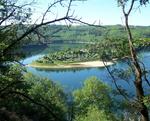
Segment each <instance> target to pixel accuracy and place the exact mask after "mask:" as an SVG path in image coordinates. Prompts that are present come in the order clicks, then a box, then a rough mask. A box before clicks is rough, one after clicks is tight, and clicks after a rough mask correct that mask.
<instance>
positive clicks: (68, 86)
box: [21, 44, 150, 93]
mask: <svg viewBox="0 0 150 121" xmlns="http://www.w3.org/2000/svg"><path fill="white" fill-rule="evenodd" d="M83 46H85V45H83V44H51V45H49V46H47V47H45V49H43V48H42V47H39V48H36V49H38V53H34V54H33V55H32V56H28V57H27V58H26V59H24V60H23V61H21V62H23V63H24V64H29V63H31V62H32V61H34V60H36V59H38V58H39V57H42V56H43V55H44V54H47V53H49V52H54V51H60V50H62V49H64V48H67V47H71V48H76V47H83ZM40 48H42V49H41V51H39V50H40ZM36 49H35V50H34V51H36ZM32 51H33V50H32ZM31 53H32V52H31ZM139 58H140V60H141V61H143V63H144V64H145V67H146V69H150V62H149V60H150V51H149V50H146V51H141V52H140V53H139ZM109 68H110V70H113V69H114V68H119V69H127V68H128V64H127V63H126V61H118V62H117V63H115V64H114V65H112V66H109ZM27 70H28V71H29V72H32V73H33V74H35V75H37V76H39V77H44V78H48V79H50V80H52V81H54V82H56V83H58V84H60V85H62V86H63V87H64V90H65V91H67V92H72V91H73V90H74V89H77V88H80V87H82V85H83V82H84V80H85V79H87V78H89V77H91V76H96V77H97V78H98V79H100V80H102V81H103V82H105V83H107V84H109V85H110V86H111V87H113V88H115V86H114V83H113V80H112V78H111V76H110V75H109V73H108V71H107V70H106V68H104V67H102V68H75V69H74V68H72V69H36V68H32V67H27ZM148 78H150V77H148ZM117 80H119V81H117V83H118V85H119V86H122V87H123V88H125V89H128V90H130V92H131V93H133V92H134V90H135V89H134V86H133V80H134V78H133V77H130V78H129V79H127V80H126V81H123V80H122V79H120V78H119V79H117ZM145 89H147V86H145Z"/></svg>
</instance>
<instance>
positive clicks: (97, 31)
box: [30, 25, 150, 44]
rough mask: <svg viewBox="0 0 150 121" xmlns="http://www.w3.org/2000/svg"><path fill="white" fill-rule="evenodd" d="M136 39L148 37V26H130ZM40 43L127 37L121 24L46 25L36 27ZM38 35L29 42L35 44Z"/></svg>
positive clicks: (149, 27)
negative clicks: (102, 26) (101, 25)
mask: <svg viewBox="0 0 150 121" xmlns="http://www.w3.org/2000/svg"><path fill="white" fill-rule="evenodd" d="M130 27H131V31H132V33H133V37H134V38H136V39H141V38H150V26H130ZM38 33H40V35H42V36H41V37H40V43H62V42H100V41H101V40H103V39H105V38H120V37H127V35H126V31H125V27H124V26H122V25H107V26H104V28H101V27H93V26H85V25H83V26H70V27H68V26H65V25H47V26H44V27H42V28H40V29H38ZM37 39H38V37H33V38H32V41H30V42H31V43H34V44H37V43H39V41H37Z"/></svg>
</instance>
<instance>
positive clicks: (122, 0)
mask: <svg viewBox="0 0 150 121" xmlns="http://www.w3.org/2000/svg"><path fill="white" fill-rule="evenodd" d="M128 2H129V0H118V3H119V6H121V8H122V12H123V15H124V18H125V27H126V31H127V34H128V44H129V48H130V59H131V61H130V63H131V66H132V67H131V68H132V69H133V74H134V75H135V80H134V86H135V88H136V97H137V103H138V107H137V108H138V111H139V112H140V114H141V121H149V116H148V109H147V107H146V105H145V104H144V97H145V94H144V88H143V81H144V79H143V77H144V72H143V70H144V69H143V68H142V67H141V64H140V62H139V60H138V57H137V53H136V50H135V47H134V45H133V40H134V39H133V37H132V33H131V30H130V27H129V23H128V19H129V15H130V13H131V11H132V9H133V6H134V4H135V2H136V0H131V4H130V5H129V9H128V10H126V6H127V5H128ZM147 2H148V0H140V4H141V5H142V4H146V3H147Z"/></svg>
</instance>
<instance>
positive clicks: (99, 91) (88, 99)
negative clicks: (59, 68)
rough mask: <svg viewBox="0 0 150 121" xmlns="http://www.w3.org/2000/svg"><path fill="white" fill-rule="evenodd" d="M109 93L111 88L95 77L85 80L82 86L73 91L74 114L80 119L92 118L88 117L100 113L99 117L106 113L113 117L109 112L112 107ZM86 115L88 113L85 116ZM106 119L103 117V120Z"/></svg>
mask: <svg viewBox="0 0 150 121" xmlns="http://www.w3.org/2000/svg"><path fill="white" fill-rule="evenodd" d="M110 95H111V89H110V88H109V87H108V85H106V84H105V83H103V82H101V81H100V80H98V79H97V78H96V77H91V78H89V79H87V80H85V82H84V85H83V87H82V88H81V89H78V90H75V91H74V92H73V100H74V107H75V108H74V113H75V116H77V117H78V118H79V120H81V121H82V120H83V121H84V120H92V119H90V117H91V118H92V117H94V115H95V116H98V115H100V117H101V115H102V117H103V116H104V117H105V116H106V114H107V115H109V116H110V117H111V118H113V113H112V112H111V111H112V109H113V101H112V99H111V97H110ZM92 111H93V112H92ZM91 112H92V113H91ZM96 112H97V113H98V114H97V113H96ZM90 113H91V114H90ZM94 113H96V114H94ZM86 115H88V117H87V118H86ZM109 116H108V117H109ZM95 118H96V119H98V120H100V119H101V118H99V117H95ZM106 119H107V118H106V117H105V118H104V120H106ZM93 120H94V119H93Z"/></svg>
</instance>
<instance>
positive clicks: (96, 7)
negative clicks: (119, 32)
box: [33, 0, 150, 26]
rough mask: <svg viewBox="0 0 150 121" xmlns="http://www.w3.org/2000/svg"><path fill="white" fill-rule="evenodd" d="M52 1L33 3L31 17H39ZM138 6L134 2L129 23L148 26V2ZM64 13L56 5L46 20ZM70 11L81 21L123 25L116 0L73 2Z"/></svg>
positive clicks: (64, 11) (39, 0)
mask: <svg viewBox="0 0 150 121" xmlns="http://www.w3.org/2000/svg"><path fill="white" fill-rule="evenodd" d="M52 1H53V0H38V2H37V4H36V5H34V16H33V19H37V18H40V16H41V15H42V14H43V12H42V11H45V10H46V8H47V7H48V5H50V3H52ZM138 6H139V4H138V3H137V4H135V6H134V8H133V11H132V13H131V15H130V18H129V24H130V25H141V26H149V25H150V4H148V5H147V6H142V7H140V8H138ZM40 13H41V14H40ZM65 13H66V9H64V8H62V7H61V6H59V5H58V6H56V7H54V8H53V9H52V11H51V13H50V14H49V15H50V16H48V17H47V20H49V19H55V18H59V17H62V16H64V15H65ZM72 13H74V16H76V17H77V18H82V19H81V20H82V21H85V22H88V23H93V22H96V24H99V23H100V24H101V25H116V24H122V25H124V22H123V14H122V11H121V8H120V7H118V5H117V1H116V0H87V1H84V2H74V3H73V4H72V7H71V11H70V14H72ZM62 23H63V22H62Z"/></svg>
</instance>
